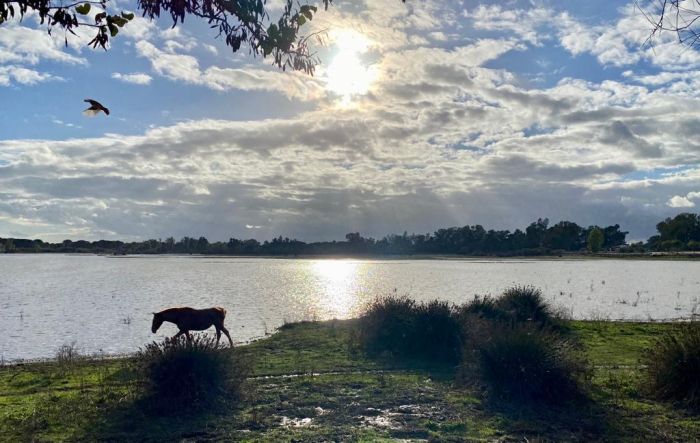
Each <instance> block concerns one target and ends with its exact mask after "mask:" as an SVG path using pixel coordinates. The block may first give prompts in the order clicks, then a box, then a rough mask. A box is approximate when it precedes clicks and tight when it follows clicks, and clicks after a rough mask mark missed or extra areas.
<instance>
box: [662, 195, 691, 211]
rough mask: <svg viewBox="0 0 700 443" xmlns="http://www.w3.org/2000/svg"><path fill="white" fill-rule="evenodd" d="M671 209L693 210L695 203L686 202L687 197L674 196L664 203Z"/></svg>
mask: <svg viewBox="0 0 700 443" xmlns="http://www.w3.org/2000/svg"><path fill="white" fill-rule="evenodd" d="M666 205H668V206H669V207H671V208H694V207H695V203H693V202H692V201H690V200H688V198H687V197H683V196H680V195H674V196H673V197H671V199H670V200H669V201H668V202H667V203H666Z"/></svg>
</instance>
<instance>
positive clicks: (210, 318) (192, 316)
mask: <svg viewBox="0 0 700 443" xmlns="http://www.w3.org/2000/svg"><path fill="white" fill-rule="evenodd" d="M225 318H226V309H224V308H208V309H193V308H170V309H166V310H164V311H160V312H154V313H153V324H151V331H153V333H154V334H155V333H156V331H158V328H160V325H162V324H163V322H164V321H169V322H170V323H175V326H177V328H178V329H179V330H180V331H179V332H178V333H177V334H175V335H174V336H173V339H175V338H178V337H179V336H181V335H182V334H185V336H186V337H187V339H188V340H190V339H191V337H190V331H203V330H205V329H209V328H210V327H211V326H212V325H214V328H216V344H217V345H218V344H219V340H220V339H221V333H222V332H223V333H224V334H226V337H227V338H228V342H229V343H230V344H231V347H233V340H231V336H230V335H229V334H228V329H226V327H224V319H225Z"/></svg>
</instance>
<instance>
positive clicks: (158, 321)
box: [151, 312, 163, 334]
mask: <svg viewBox="0 0 700 443" xmlns="http://www.w3.org/2000/svg"><path fill="white" fill-rule="evenodd" d="M162 324H163V315H161V313H160V312H154V313H153V323H151V331H152V332H153V333H154V334H155V333H156V332H157V331H158V328H160V325H162Z"/></svg>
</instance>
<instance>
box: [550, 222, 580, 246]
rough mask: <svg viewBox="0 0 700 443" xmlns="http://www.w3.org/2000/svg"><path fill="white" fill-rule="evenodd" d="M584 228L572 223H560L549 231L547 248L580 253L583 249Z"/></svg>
mask: <svg viewBox="0 0 700 443" xmlns="http://www.w3.org/2000/svg"><path fill="white" fill-rule="evenodd" d="M584 238H585V237H584V236H583V228H581V227H580V226H579V225H577V224H576V223H573V222H570V221H560V222H559V223H557V224H556V225H554V226H552V227H551V228H549V229H547V233H546V236H545V246H546V247H547V248H550V249H561V250H564V251H578V250H579V249H582V248H583V242H584Z"/></svg>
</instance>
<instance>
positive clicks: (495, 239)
mask: <svg viewBox="0 0 700 443" xmlns="http://www.w3.org/2000/svg"><path fill="white" fill-rule="evenodd" d="M0 1H1V0H0ZM548 223H549V220H547V219H544V220H542V219H540V220H538V221H537V222H534V223H532V224H530V226H528V227H527V229H526V230H525V232H523V231H521V230H520V229H516V230H515V231H514V232H510V231H495V230H486V229H485V228H484V227H483V226H481V225H474V226H463V227H453V228H444V229H438V230H437V231H435V232H434V233H432V234H408V233H407V232H404V233H403V234H400V235H399V234H390V235H387V236H385V237H384V238H382V239H380V240H376V239H374V238H366V237H362V235H360V233H359V232H351V233H348V234H347V235H346V236H345V241H330V242H314V243H305V242H302V241H299V240H295V239H290V238H287V237H282V236H279V237H276V238H273V239H272V240H269V241H268V240H265V241H263V242H262V243H261V242H259V241H258V240H255V239H248V240H241V239H237V238H231V239H229V241H228V242H209V241H208V240H207V239H206V238H205V237H199V238H197V237H183V238H182V239H180V240H175V239H174V238H172V237H170V238H167V239H165V240H160V239H158V240H155V239H151V240H146V241H142V242H132V243H124V242H121V241H107V240H99V241H93V242H88V241H85V240H79V241H71V240H64V241H63V242H61V243H46V242H43V241H41V240H30V239H2V238H0V252H3V250H4V251H5V252H15V251H18V252H96V253H113V254H171V253H175V254H221V255H277V256H280V255H281V256H289V255H392V254H404V255H406V254H407V255H410V254H466V255H495V256H513V255H527V256H533V255H546V254H553V253H560V252H562V251H569V252H583V251H585V249H586V240H587V238H588V233H589V231H591V230H595V229H599V230H601V231H602V232H603V235H604V240H603V245H602V248H603V249H604V250H612V249H615V248H618V247H620V246H621V245H624V244H625V236H626V235H627V233H626V232H624V231H620V226H619V225H614V226H608V227H606V228H604V229H601V228H598V227H596V226H591V227H589V228H587V229H584V228H581V227H579V226H578V225H576V224H575V223H571V222H561V223H558V224H556V225H554V226H552V227H548ZM558 248H563V249H558Z"/></svg>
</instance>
